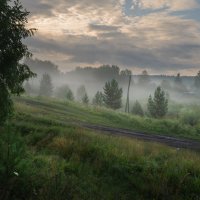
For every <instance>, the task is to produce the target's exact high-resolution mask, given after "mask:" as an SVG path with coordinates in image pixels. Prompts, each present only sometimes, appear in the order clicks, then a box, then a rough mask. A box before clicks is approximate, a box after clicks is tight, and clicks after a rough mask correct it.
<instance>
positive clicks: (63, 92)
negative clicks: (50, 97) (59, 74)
mask: <svg viewBox="0 0 200 200" xmlns="http://www.w3.org/2000/svg"><path fill="white" fill-rule="evenodd" d="M55 96H56V97H57V98H60V99H67V100H69V101H74V94H73V92H72V90H71V89H70V88H69V86H68V85H63V86H61V87H59V88H57V89H56V91H55Z"/></svg>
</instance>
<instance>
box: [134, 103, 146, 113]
mask: <svg viewBox="0 0 200 200" xmlns="http://www.w3.org/2000/svg"><path fill="white" fill-rule="evenodd" d="M132 113H133V114H134V115H139V116H144V111H143V109H142V106H141V104H140V103H139V102H138V101H136V102H135V103H134V104H133V109H132Z"/></svg>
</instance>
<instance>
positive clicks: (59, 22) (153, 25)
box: [21, 0, 200, 75]
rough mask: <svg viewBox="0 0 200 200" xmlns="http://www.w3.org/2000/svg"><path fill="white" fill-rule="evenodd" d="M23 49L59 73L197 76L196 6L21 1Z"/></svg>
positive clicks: (171, 1) (188, 1)
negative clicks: (103, 70) (79, 69)
mask: <svg viewBox="0 0 200 200" xmlns="http://www.w3.org/2000/svg"><path fill="white" fill-rule="evenodd" d="M21 2H22V4H23V5H24V7H25V8H27V10H28V11H30V12H31V14H30V16H29V25H28V26H29V27H34V28H37V29H38V31H37V33H36V35H35V36H34V37H33V38H29V39H28V40H26V43H27V45H28V46H29V48H30V50H31V51H32V53H33V54H34V57H37V58H39V59H42V60H51V61H53V62H54V63H56V64H57V65H59V66H60V69H61V70H64V71H69V70H71V69H73V68H75V67H76V66H99V65H101V64H116V65H119V66H120V67H122V68H129V69H131V70H132V71H133V73H134V74H138V73H140V72H141V70H142V69H147V70H148V71H149V72H150V73H152V74H160V73H162V74H164V73H165V74H174V73H177V72H181V73H182V74H185V75H193V74H196V72H197V71H198V70H200V0H37V1H33V0H21Z"/></svg>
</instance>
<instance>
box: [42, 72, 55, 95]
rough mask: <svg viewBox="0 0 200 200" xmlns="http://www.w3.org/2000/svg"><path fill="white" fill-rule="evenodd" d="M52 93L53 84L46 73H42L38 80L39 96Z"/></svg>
mask: <svg viewBox="0 0 200 200" xmlns="http://www.w3.org/2000/svg"><path fill="white" fill-rule="evenodd" d="M52 94H53V85H52V81H51V77H50V76H49V75H48V74H43V76H42V79H41V82H40V91H39V95H40V96H46V97H51V96H52Z"/></svg>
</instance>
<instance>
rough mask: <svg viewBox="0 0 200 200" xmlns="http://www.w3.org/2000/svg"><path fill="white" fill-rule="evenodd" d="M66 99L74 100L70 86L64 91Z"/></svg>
mask: <svg viewBox="0 0 200 200" xmlns="http://www.w3.org/2000/svg"><path fill="white" fill-rule="evenodd" d="M66 99H67V100H69V101H74V94H73V92H72V90H71V89H70V88H69V90H68V91H67V93H66Z"/></svg>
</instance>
